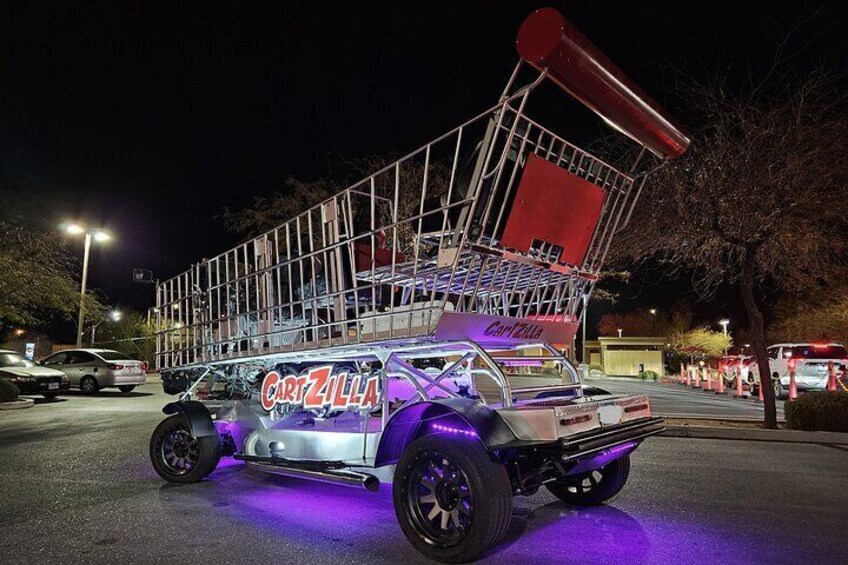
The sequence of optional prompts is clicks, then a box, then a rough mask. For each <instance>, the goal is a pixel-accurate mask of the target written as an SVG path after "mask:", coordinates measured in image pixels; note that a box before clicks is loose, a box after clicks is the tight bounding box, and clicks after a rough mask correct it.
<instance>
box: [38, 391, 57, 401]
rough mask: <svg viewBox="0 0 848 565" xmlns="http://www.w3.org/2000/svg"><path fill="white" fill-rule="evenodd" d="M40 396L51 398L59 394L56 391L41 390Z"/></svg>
mask: <svg viewBox="0 0 848 565" xmlns="http://www.w3.org/2000/svg"><path fill="white" fill-rule="evenodd" d="M41 396H43V397H44V398H46V399H47V400H53V399H54V398H56V397H57V396H59V393H58V392H42V393H41Z"/></svg>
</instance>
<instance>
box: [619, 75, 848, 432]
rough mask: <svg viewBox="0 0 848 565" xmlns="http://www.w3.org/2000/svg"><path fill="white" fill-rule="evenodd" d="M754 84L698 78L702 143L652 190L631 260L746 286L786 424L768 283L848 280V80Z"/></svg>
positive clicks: (710, 285) (768, 397)
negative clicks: (770, 350)
mask: <svg viewBox="0 0 848 565" xmlns="http://www.w3.org/2000/svg"><path fill="white" fill-rule="evenodd" d="M778 68H779V67H778V66H777V65H776V66H775V67H774V68H772V69H771V70H770V71H769V72H768V73H766V75H765V77H766V78H765V79H764V80H762V81H760V82H758V83H752V82H749V83H748V85H747V87H745V88H741V89H736V91H734V90H733V89H732V88H730V86H729V84H728V82H727V81H722V80H718V81H713V82H711V83H709V84H704V83H700V82H697V81H694V80H691V79H687V80H686V81H684V82H685V84H683V85H681V87H680V88H679V89H678V93H679V94H680V96H681V98H682V102H683V104H684V105H685V106H686V107H687V108H688V118H689V119H688V120H687V123H688V125H689V127H690V129H691V131H692V138H693V140H694V141H693V144H692V147H691V148H690V150H689V152H688V153H687V154H686V155H684V156H683V158H681V159H679V160H678V161H675V162H672V163H670V164H669V166H667V167H665V168H664V169H662V171H661V172H660V173H659V174H658V176H657V178H654V179H653V182H651V183H649V185H648V186H647V187H646V189H645V193H643V196H642V198H641V201H640V207H639V208H638V210H637V211H636V213H635V215H634V220H635V221H633V222H631V225H630V226H629V228H628V230H627V231H626V232H624V233H623V234H621V235H622V236H621V237H619V238H618V240H617V242H616V243H617V245H616V250H615V255H616V256H617V257H618V258H619V259H620V260H621V259H626V260H630V261H634V260H635V261H636V262H639V261H659V262H660V263H663V264H665V265H667V266H669V267H670V269H671V270H675V269H680V270H687V271H690V272H693V273H694V276H693V281H694V284H695V287H696V289H697V290H698V291H700V292H701V293H702V294H703V295H706V296H708V295H710V294H711V293H713V292H714V291H715V289H716V288H717V287H719V286H720V285H726V284H730V285H736V286H738V288H739V291H740V292H741V297H742V300H743V303H744V306H745V310H746V313H747V315H748V318H749V321H750V325H751V338H752V344H753V347H754V351H755V352H756V357H757V362H758V364H759V367H760V375H762V376H763V377H762V378H763V384H764V387H763V389H764V395H763V396H764V405H765V421H764V425H765V426H766V427H767V428H774V427H776V425H777V423H776V412H775V401H774V395H773V389H772V387H771V386H768V385H770V382H771V375H770V371H769V369H768V358H767V356H766V341H765V339H766V338H765V336H766V328H765V324H764V318H763V313H762V308H761V305H760V304H759V301H760V300H761V297H762V295H763V294H762V291H763V289H764V288H765V286H764V285H768V287H769V288H775V289H778V290H786V291H790V292H798V293H804V294H807V295H810V294H815V293H818V292H820V290H821V289H822V288H825V287H826V286H827V285H828V284H829V283H830V282H832V281H833V280H835V279H839V278H842V277H844V276H845V267H846V251H848V237H846V236H848V231H846V230H848V222H846V220H848V194H847V193H846V192H848V191H846V188H848V104H846V93H845V88H844V86H845V85H844V82H843V81H841V80H840V79H839V78H838V77H836V78H835V77H834V76H833V75H832V74H829V73H826V72H824V71H822V70H818V71H816V72H813V73H811V74H808V75H805V76H803V77H792V76H789V75H787V74H786V73H781V72H777V70H776V69H778Z"/></svg>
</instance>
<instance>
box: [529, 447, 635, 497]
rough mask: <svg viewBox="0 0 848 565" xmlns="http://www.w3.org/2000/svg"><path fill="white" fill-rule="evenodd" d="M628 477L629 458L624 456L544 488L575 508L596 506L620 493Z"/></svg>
mask: <svg viewBox="0 0 848 565" xmlns="http://www.w3.org/2000/svg"><path fill="white" fill-rule="evenodd" d="M629 476H630V456H629V455H625V456H624V457H620V458H618V459H616V460H615V461H613V462H611V463H608V464H607V465H605V466H604V467H601V468H600V469H595V470H594V471H591V472H589V473H583V474H580V475H575V476H573V477H565V478H563V479H559V480H556V481H554V482H552V483H547V484H546V485H545V487H546V488H547V489H548V490H549V491H550V492H551V494H553V495H554V496H555V497H557V498H558V499H560V500H562V501H563V502H567V503H569V504H575V505H577V506H597V505H598V504H602V503H604V502H606V501H607V500H609V499H610V498H612V497H613V496H615V495H617V494H618V493H619V492H621V489H623V488H624V485H625V483H627V478H628V477H629Z"/></svg>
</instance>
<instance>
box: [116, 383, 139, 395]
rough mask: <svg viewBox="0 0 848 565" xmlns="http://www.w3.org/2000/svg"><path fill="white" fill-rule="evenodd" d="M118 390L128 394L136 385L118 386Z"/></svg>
mask: <svg viewBox="0 0 848 565" xmlns="http://www.w3.org/2000/svg"><path fill="white" fill-rule="evenodd" d="M118 390H120V391H121V392H123V393H124V394H127V393H130V392H132V391H133V390H135V385H121V386H119V387H118Z"/></svg>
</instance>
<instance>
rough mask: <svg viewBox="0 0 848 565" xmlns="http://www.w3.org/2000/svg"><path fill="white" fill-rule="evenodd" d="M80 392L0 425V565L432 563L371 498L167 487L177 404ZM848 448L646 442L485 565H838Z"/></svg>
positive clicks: (547, 501)
mask: <svg viewBox="0 0 848 565" xmlns="http://www.w3.org/2000/svg"><path fill="white" fill-rule="evenodd" d="M169 398H170V397H166V396H165V395H164V394H162V393H161V389H160V388H159V387H158V386H157V385H144V386H141V387H139V388H138V389H137V392H135V393H133V394H132V395H130V396H123V395H120V394H118V393H109V392H104V393H102V394H100V395H98V396H95V397H83V396H80V395H70V396H68V397H66V398H65V399H62V400H60V401H57V402H39V403H38V404H37V405H36V406H35V407H34V408H31V409H27V410H21V411H14V412H2V413H0V480H2V484H3V487H2V498H1V499H0V531H2V532H3V535H2V536H0V556H2V557H0V560H2V562H3V563H7V564H11V563H14V564H18V563H21V564H23V563H27V564H40V563H45V564H47V563H50V564H57V563H104V564H105V563H109V564H113V563H119V562H123V563H174V562H179V563H183V564H194V563H198V564H199V563H210V562H214V563H240V564H252V563H257V564H260V563H261V564H262V565H267V564H268V563H295V562H296V563H327V562H328V561H329V560H330V559H332V560H333V561H337V562H340V563H372V564H373V563H398V562H404V563H409V564H411V563H423V562H424V560H423V559H422V558H421V557H420V555H418V554H417V553H416V552H415V551H414V550H413V549H412V548H411V546H409V545H408V544H407V542H406V540H405V538H404V537H403V534H402V533H401V531H400V529H399V527H398V526H397V524H396V522H395V518H394V514H393V510H392V504H391V492H390V487H389V485H383V486H382V487H381V489H380V491H379V492H378V493H376V494H371V493H368V492H366V491H364V490H363V491H359V490H354V489H350V488H345V487H336V486H330V485H324V484H317V483H310V482H305V481H300V480H294V479H286V478H282V477H273V476H266V475H262V474H257V473H255V472H253V471H249V470H247V469H245V468H244V467H243V466H242V465H241V464H239V463H237V462H235V461H233V460H231V459H224V460H223V461H222V464H221V466H220V467H219V468H218V470H217V471H215V473H213V474H212V475H211V477H210V479H209V480H206V481H203V482H201V483H198V484H194V485H186V486H175V485H170V484H166V483H164V482H162V481H161V480H160V479H159V478H158V476H157V475H156V474H155V473H154V471H153V470H152V468H151V467H150V464H149V462H148V459H147V442H148V438H149V434H150V432H151V430H152V429H153V427H154V426H155V425H156V424H157V422H158V421H159V419H160V418H161V414H160V413H159V408H160V407H161V406H162V405H163V404H164V403H165V402H166V401H167V400H168V399H169ZM846 483H848V450H846V449H843V448H836V447H825V446H819V445H796V444H770V443H755V442H741V441H713V440H685V439H677V438H652V439H650V440H648V441H647V442H646V443H645V444H644V445H643V446H642V447H641V448H640V449H639V450H637V451H636V452H635V454H634V456H633V472H632V474H631V479H630V482H629V484H628V486H627V487H626V488H625V490H624V491H623V492H622V493H621V494H620V495H619V496H618V497H617V498H615V499H614V500H613V501H612V502H611V503H610V504H608V505H606V506H602V507H598V508H589V509H585V508H576V507H569V506H567V505H565V504H564V503H561V502H559V501H557V500H556V499H554V498H553V497H552V496H551V495H549V494H547V493H546V492H540V493H538V494H537V495H535V496H533V497H531V498H517V499H515V513H514V517H513V520H512V523H511V526H510V530H509V534H508V537H507V539H506V541H505V542H504V543H503V544H502V545H501V546H500V547H499V548H498V549H497V551H495V552H494V553H493V554H491V555H490V556H489V557H488V558H487V559H486V560H485V562H489V563H516V562H522V563H544V564H546V565H549V564H550V563H622V562H627V563H628V564H636V563H798V562H804V563H844V556H845V555H846V554H848V538H846V536H845V535H844V527H845V524H846V519H848V489H845V488H844V485H845V484H846Z"/></svg>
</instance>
